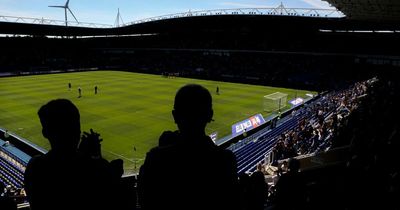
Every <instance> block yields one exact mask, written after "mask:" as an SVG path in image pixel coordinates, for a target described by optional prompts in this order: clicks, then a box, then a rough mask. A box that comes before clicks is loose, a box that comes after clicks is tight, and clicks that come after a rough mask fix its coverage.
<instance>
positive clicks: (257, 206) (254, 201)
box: [247, 171, 268, 210]
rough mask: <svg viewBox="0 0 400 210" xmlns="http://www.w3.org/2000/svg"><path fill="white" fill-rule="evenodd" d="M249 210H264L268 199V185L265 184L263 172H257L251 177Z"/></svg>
mask: <svg viewBox="0 0 400 210" xmlns="http://www.w3.org/2000/svg"><path fill="white" fill-rule="evenodd" d="M249 194H250V195H249V198H250V202H249V206H248V208H247V209H248V210H263V209H264V204H265V202H266V201H267V198H268V184H267V183H266V182H265V177H264V174H263V173H262V172H261V171H255V172H254V173H253V174H252V175H251V177H250V192H249Z"/></svg>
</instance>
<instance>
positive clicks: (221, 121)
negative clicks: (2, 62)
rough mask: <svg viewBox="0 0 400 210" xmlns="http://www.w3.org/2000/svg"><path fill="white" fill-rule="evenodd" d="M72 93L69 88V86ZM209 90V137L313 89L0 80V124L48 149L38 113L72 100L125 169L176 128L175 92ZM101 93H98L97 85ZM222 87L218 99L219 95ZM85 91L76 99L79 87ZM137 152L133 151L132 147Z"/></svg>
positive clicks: (119, 76)
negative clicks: (273, 98)
mask: <svg viewBox="0 0 400 210" xmlns="http://www.w3.org/2000/svg"><path fill="white" fill-rule="evenodd" d="M69 82H70V83H71V84H72V89H71V90H68V83H69ZM188 83H197V84H201V85H203V86H205V87H206V88H207V89H208V90H209V91H210V92H211V94H212V96H213V106H214V119H215V121H214V122H212V123H210V124H209V125H208V126H207V133H208V134H210V133H212V132H214V131H218V137H219V138H221V137H223V136H226V135H229V134H230V132H231V125H232V124H234V123H236V122H238V121H241V120H243V119H246V118H248V117H249V116H252V115H254V114H257V113H262V114H263V116H264V117H266V116H268V115H269V114H270V113H265V112H263V107H262V98H263V96H265V95H268V94H271V93H275V92H282V93H286V94H288V101H289V99H291V98H294V96H295V94H296V92H297V96H299V97H303V98H306V96H305V94H306V93H310V91H302V90H292V89H285V88H274V87H265V86H255V85H246V84H235V83H226V82H217V81H206V80H196V79H187V78H164V77H161V76H159V75H149V74H138V73H130V72H120V71H95V72H79V73H63V74H48V75H36V76H20V77H7V78H0V126H1V127H3V128H6V129H8V130H10V131H11V132H13V133H16V134H17V135H19V136H21V137H24V138H26V139H28V140H30V141H31V142H33V143H35V144H37V145H38V146H40V147H43V148H45V149H49V143H48V141H47V140H46V139H45V138H44V137H43V136H42V133H41V125H40V122H39V119H38V116H37V111H38V109H39V108H40V107H41V106H42V105H43V104H45V103H47V102H48V101H50V100H52V99H56V98H67V99H70V100H71V101H72V102H73V103H74V104H75V105H76V106H77V107H78V108H79V110H80V113H81V124H82V131H87V130H89V129H90V128H93V129H94V130H95V131H97V132H99V133H100V134H101V137H102V138H103V139H104V140H103V142H102V150H103V155H104V157H105V158H107V159H115V158H122V159H124V162H125V169H126V171H132V170H133V169H134V167H135V164H134V161H133V159H135V160H138V159H139V161H138V162H137V168H138V167H139V166H140V165H141V164H142V160H143V159H144V157H145V155H146V152H147V151H148V150H149V149H150V148H152V147H154V146H156V145H157V142H158V137H159V135H160V134H161V133H162V132H163V131H165V130H176V125H175V124H174V121H173V118H172V114H171V110H172V107H173V99H174V96H175V93H176V91H177V90H178V89H179V88H180V87H182V86H183V85H185V84H188ZM96 85H97V86H98V87H99V93H98V94H97V95H95V94H94V86H96ZM217 86H219V89H220V95H217V94H216V92H215V91H216V87H217ZM78 87H81V88H82V95H83V96H82V97H81V98H78V91H77V88H78ZM134 147H135V148H136V151H134V149H133V148H134Z"/></svg>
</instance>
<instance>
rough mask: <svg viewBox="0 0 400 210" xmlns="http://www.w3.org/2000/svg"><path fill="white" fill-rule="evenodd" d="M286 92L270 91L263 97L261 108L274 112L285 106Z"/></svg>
mask: <svg viewBox="0 0 400 210" xmlns="http://www.w3.org/2000/svg"><path fill="white" fill-rule="evenodd" d="M287 96H288V94H285V93H280V92H276V93H272V94H269V95H265V96H264V97H263V108H264V111H266V112H274V111H277V110H279V111H280V110H281V109H282V108H284V107H285V106H286V103H287Z"/></svg>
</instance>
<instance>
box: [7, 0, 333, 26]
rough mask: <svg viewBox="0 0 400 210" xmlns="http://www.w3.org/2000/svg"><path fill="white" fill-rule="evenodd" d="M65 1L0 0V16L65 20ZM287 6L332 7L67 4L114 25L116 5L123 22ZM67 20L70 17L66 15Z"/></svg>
mask: <svg viewBox="0 0 400 210" xmlns="http://www.w3.org/2000/svg"><path fill="white" fill-rule="evenodd" d="M65 2H66V0H0V16H17V17H33V18H45V19H55V20H64V11H63V9H61V8H50V7H48V6H49V5H64V4H65ZM281 2H282V3H283V4H284V5H285V7H288V8H289V7H290V8H323V9H327V8H331V9H332V8H333V7H330V5H329V3H327V2H326V1H321V0H179V1H178V0H70V3H69V7H70V9H71V10H72V12H73V13H74V14H75V16H76V17H77V19H78V20H79V21H80V22H88V23H102V24H111V25H113V24H114V22H115V20H116V17H117V11H118V8H119V10H120V14H121V17H122V20H123V22H124V23H128V22H132V21H136V20H141V19H144V18H150V17H155V16H160V15H167V14H174V13H180V12H188V11H189V10H190V11H199V10H209V9H231V8H257V7H277V6H279V4H280V3H281ZM68 18H69V19H68V20H73V19H72V17H71V16H68Z"/></svg>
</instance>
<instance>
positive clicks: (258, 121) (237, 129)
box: [232, 114, 265, 136]
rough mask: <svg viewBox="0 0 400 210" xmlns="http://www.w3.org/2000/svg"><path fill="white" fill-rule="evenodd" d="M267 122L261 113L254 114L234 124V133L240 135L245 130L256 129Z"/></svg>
mask: <svg viewBox="0 0 400 210" xmlns="http://www.w3.org/2000/svg"><path fill="white" fill-rule="evenodd" d="M264 123H265V120H264V118H263V116H262V115H261V114H257V115H254V116H252V117H250V118H249V119H246V120H243V121H242V122H238V123H236V124H234V125H232V135H234V136H235V135H238V134H241V133H243V132H245V131H249V130H251V129H254V128H256V127H258V126H260V125H262V124H264Z"/></svg>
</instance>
